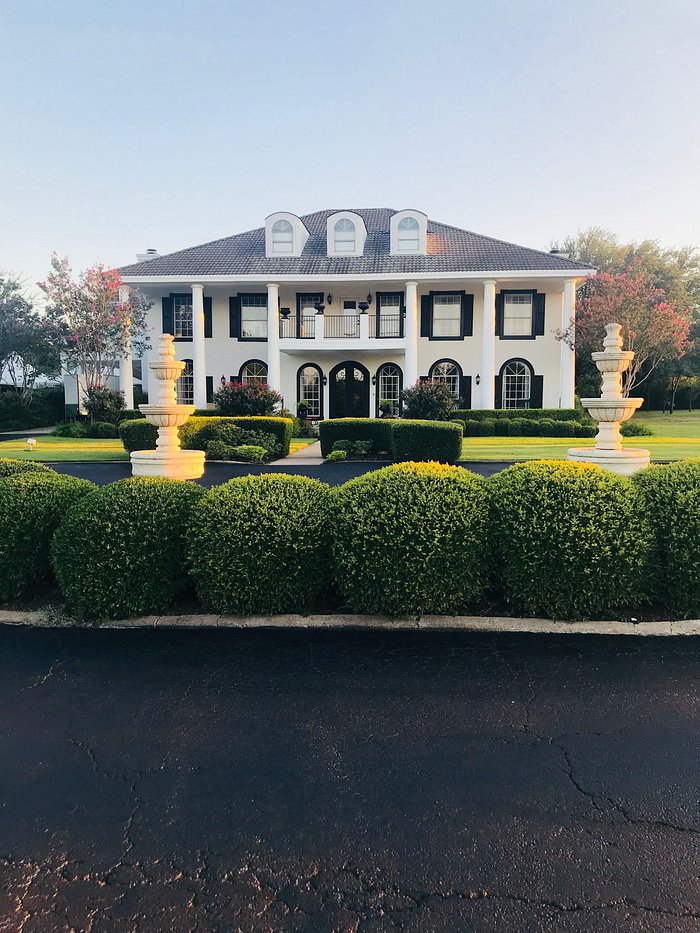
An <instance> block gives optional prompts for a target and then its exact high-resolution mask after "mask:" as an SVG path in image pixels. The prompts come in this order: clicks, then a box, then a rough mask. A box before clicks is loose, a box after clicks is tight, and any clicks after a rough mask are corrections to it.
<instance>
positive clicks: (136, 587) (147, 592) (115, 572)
mask: <svg viewBox="0 0 700 933" xmlns="http://www.w3.org/2000/svg"><path fill="white" fill-rule="evenodd" d="M203 495H204V490H203V489H202V488H201V487H200V486H195V485H194V484H191V483H183V482H181V481H177V480H168V479H163V478H161V477H132V478H131V479H123V480H119V481H118V482H116V483H110V485H108V486H103V487H101V488H100V489H96V490H95V491H94V492H92V493H91V494H90V495H89V496H85V498H83V499H82V500H81V501H80V502H78V503H76V504H75V505H74V506H73V508H72V509H70V511H69V512H68V513H67V515H66V516H65V518H64V519H63V521H62V522H61V524H60V526H59V528H58V530H57V532H56V535H55V538H54V542H53V546H52V549H51V555H52V561H53V567H54V572H55V574H56V579H57V580H58V584H59V586H60V587H61V592H62V593H63V595H64V596H65V598H66V601H67V602H68V604H69V605H70V607H71V608H72V609H73V610H74V611H75V612H76V613H77V614H78V615H79V616H90V617H95V618H114V617H125V616H133V615H138V614H140V613H143V612H157V611H160V610H163V609H167V608H168V607H169V606H170V605H171V603H172V601H173V599H174V598H175V596H176V595H177V594H178V593H179V592H180V591H181V590H182V589H183V588H184V585H185V584H186V582H187V575H186V572H185V567H184V549H185V532H186V529H187V526H188V521H189V514H190V511H191V509H192V506H193V505H194V504H195V502H197V500H198V499H200V498H201V497H202V496H203Z"/></svg>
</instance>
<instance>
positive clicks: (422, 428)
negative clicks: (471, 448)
mask: <svg viewBox="0 0 700 933" xmlns="http://www.w3.org/2000/svg"><path fill="white" fill-rule="evenodd" d="M462 437H463V433H462V429H461V427H460V426H459V425H458V424H452V423H451V422H449V421H395V422H394V428H393V433H392V456H393V458H394V460H395V461H396V462H397V463H401V462H403V461H405V460H436V461H438V462H439V463H454V462H455V460H459V458H460V456H461V455H462Z"/></svg>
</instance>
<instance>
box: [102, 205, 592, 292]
mask: <svg viewBox="0 0 700 933" xmlns="http://www.w3.org/2000/svg"><path fill="white" fill-rule="evenodd" d="M338 210H340V208H339V209H338ZM335 213H336V211H334V210H333V211H331V210H328V211H317V212H316V213H314V214H306V215H305V216H303V217H302V218H301V219H302V220H303V222H304V224H305V226H306V228H307V230H308V231H309V239H308V240H307V242H306V246H305V247H304V251H303V253H302V255H301V256H300V257H298V258H287V259H284V258H279V257H275V258H271V259H267V258H266V257H265V228H264V227H259V228H258V229H256V230H249V231H247V232H246V233H238V234H236V235H235V236H229V237H224V239H222V240H213V241H212V242H211V243H204V244H202V245H201V246H193V247H190V248H189V249H182V250H178V252H176V253H169V254H168V255H167V256H159V257H157V258H156V259H149V260H147V261H146V262H137V263H133V264H132V265H129V266H122V268H121V269H120V270H119V271H120V272H121V274H122V275H125V276H140V275H148V276H157V275H164V276H166V275H183V276H192V275H202V276H205V275H255V274H259V275H274V274H277V275H300V276H305V275H324V274H326V275H353V276H356V275H369V274H381V273H407V274H410V273H420V272H423V273H430V272H482V271H483V272H491V271H493V272H495V271H498V270H501V271H540V270H541V271H547V270H559V271H561V270H565V269H572V270H580V269H587V268H590V267H589V266H585V265H584V264H583V263H580V262H574V261H573V260H570V259H564V258H563V257H561V256H556V255H553V254H552V253H545V252H540V251H539V250H536V249H528V248H527V247H525V246H516V245H515V244H513V243H506V242H505V241H504V240H495V239H493V238H492V237H488V236H481V235H480V234H478V233H471V232H470V231H468V230H460V229H459V228H458V227H450V226H448V225H447V224H441V223H437V222H436V221H433V220H429V221H428V239H427V255H426V256H392V255H390V253H389V219H390V217H391V215H392V214H394V213H395V211H393V210H390V209H388V208H368V209H360V210H356V211H355V213H357V214H359V215H360V216H361V217H362V218H363V220H364V222H365V226H366V227H367V240H366V242H365V249H364V255H363V256H357V257H347V258H345V257H344V258H338V257H333V258H329V257H328V256H327V255H326V221H327V219H328V216H329V215H330V214H335Z"/></svg>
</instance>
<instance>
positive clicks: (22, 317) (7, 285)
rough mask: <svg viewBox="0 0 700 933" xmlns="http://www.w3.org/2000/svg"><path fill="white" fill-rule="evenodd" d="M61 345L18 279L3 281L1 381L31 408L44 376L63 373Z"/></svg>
mask: <svg viewBox="0 0 700 933" xmlns="http://www.w3.org/2000/svg"><path fill="white" fill-rule="evenodd" d="M60 369H61V359H60V341H59V340H57V335H56V332H55V330H54V328H53V327H52V325H51V324H50V322H49V321H48V320H47V319H46V318H45V317H44V316H43V315H41V314H40V313H39V311H37V309H36V308H34V306H33V305H32V303H31V301H29V299H28V298H26V297H25V295H24V294H23V293H22V287H21V284H20V283H19V282H18V281H17V280H16V279H7V280H2V279H0V378H2V379H3V380H5V381H9V382H11V383H12V385H13V386H14V388H15V390H16V392H17V394H18V396H19V397H20V398H21V400H22V404H23V405H25V406H28V405H29V404H30V402H31V397H32V392H33V390H34V387H35V385H36V381H37V379H38V378H39V377H40V376H49V377H50V376H55V375H57V374H58V373H59V372H60Z"/></svg>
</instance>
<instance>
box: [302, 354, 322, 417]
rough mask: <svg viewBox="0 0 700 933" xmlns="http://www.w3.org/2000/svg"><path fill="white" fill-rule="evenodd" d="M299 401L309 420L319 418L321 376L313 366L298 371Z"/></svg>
mask: <svg viewBox="0 0 700 933" xmlns="http://www.w3.org/2000/svg"><path fill="white" fill-rule="evenodd" d="M298 395H299V401H300V402H305V403H306V406H307V409H308V416H309V418H320V417H321V374H320V373H319V371H318V369H317V368H316V367H315V366H304V367H303V368H302V369H300V370H299V391H298Z"/></svg>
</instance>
